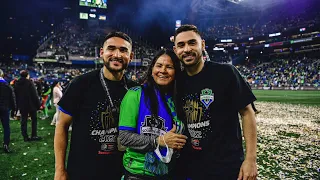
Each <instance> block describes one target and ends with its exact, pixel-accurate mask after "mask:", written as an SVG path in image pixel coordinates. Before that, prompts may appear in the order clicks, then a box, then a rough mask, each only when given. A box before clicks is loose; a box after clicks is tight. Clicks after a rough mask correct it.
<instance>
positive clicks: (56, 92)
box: [51, 81, 62, 125]
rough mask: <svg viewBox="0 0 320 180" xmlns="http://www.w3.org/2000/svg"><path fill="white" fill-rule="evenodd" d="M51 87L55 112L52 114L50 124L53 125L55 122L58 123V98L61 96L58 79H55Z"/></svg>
mask: <svg viewBox="0 0 320 180" xmlns="http://www.w3.org/2000/svg"><path fill="white" fill-rule="evenodd" d="M52 87H53V93H52V96H53V104H54V106H55V107H56V113H55V114H54V116H53V119H52V122H51V125H55V124H56V123H58V117H59V106H58V102H59V101H60V99H61V98H62V88H61V86H60V83H59V82H58V81H55V82H54V83H53V84H52Z"/></svg>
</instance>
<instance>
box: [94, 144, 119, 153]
mask: <svg viewBox="0 0 320 180" xmlns="http://www.w3.org/2000/svg"><path fill="white" fill-rule="evenodd" d="M100 149H101V151H99V152H98V154H110V153H108V151H114V150H115V144H114V143H102V144H101V147H100Z"/></svg>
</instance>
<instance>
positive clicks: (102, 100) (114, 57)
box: [54, 32, 136, 180]
mask: <svg viewBox="0 0 320 180" xmlns="http://www.w3.org/2000/svg"><path fill="white" fill-rule="evenodd" d="M100 56H101V57H102V59H103V62H104V66H103V68H101V69H99V70H96V71H92V72H90V73H87V74H84V75H81V76H78V77H76V78H75V79H74V80H73V81H72V82H71V83H70V85H69V86H68V88H67V90H66V92H65V93H64V95H63V97H62V99H61V100H60V102H59V103H58V105H59V109H60V111H61V112H60V114H59V123H57V125H56V131H55V138H54V149H55V180H58V179H59V180H61V179H67V178H68V179H71V180H72V179H120V178H121V176H122V175H123V173H124V172H123V166H122V156H123V152H121V151H119V150H118V148H117V145H118V144H117V137H118V122H119V112H120V111H119V109H120V103H121V101H122V98H123V97H124V95H125V94H126V92H127V89H128V88H131V87H133V86H136V84H135V83H133V82H131V81H128V80H127V79H126V78H125V76H124V70H125V69H126V68H127V67H128V64H129V62H130V61H131V59H132V58H133V53H132V40H131V38H130V37H129V36H128V35H126V34H124V33H122V32H112V33H110V34H108V35H107V36H106V39H105V42H104V43H103V47H102V48H101V49H100ZM71 123H72V133H71V141H70V151H69V157H68V162H67V168H66V167H65V159H66V148H67V145H68V127H69V125H70V124H71Z"/></svg>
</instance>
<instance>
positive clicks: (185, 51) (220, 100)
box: [174, 25, 257, 180]
mask: <svg viewBox="0 0 320 180" xmlns="http://www.w3.org/2000/svg"><path fill="white" fill-rule="evenodd" d="M204 49H205V42H204V40H202V39H201V36H200V32H199V31H198V29H197V27H196V26H194V25H183V26H181V27H180V28H178V29H177V30H176V32H175V36H174V50H175V53H176V54H177V56H178V57H179V59H180V60H181V62H182V63H183V65H184V68H185V69H184V73H182V76H181V77H180V78H179V79H178V81H177V82H178V83H179V85H178V92H179V96H180V97H179V98H178V99H179V103H178V105H180V107H181V110H182V113H181V114H182V116H183V117H181V118H180V119H182V120H185V123H186V127H188V133H189V135H188V136H189V138H188V140H190V142H189V144H188V145H187V146H186V147H185V148H184V149H183V151H182V152H181V162H180V163H181V165H180V166H178V167H180V168H181V169H182V170H183V173H184V175H186V176H188V177H189V178H191V179H192V180H198V179H199V180H202V179H227V180H228V179H232V180H233V179H237V178H238V179H241V180H242V179H256V176H257V165H256V156H257V155H256V146H257V133H256V123H255V114H254V111H253V110H252V107H251V104H250V103H251V102H253V101H254V100H256V98H255V96H254V95H253V94H252V92H251V90H250V89H249V87H248V86H247V84H246V82H245V81H244V79H243V78H242V77H241V75H240V73H239V72H238V70H237V69H236V68H235V67H234V66H232V65H228V64H220V63H214V62H210V61H204V59H203V54H202V51H204ZM238 113H240V115H241V116H242V129H243V135H244V139H245V143H246V144H245V145H246V156H245V157H244V153H243V147H242V133H241V128H240V123H239V117H238Z"/></svg>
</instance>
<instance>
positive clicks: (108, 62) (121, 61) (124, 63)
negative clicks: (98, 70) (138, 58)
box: [103, 58, 128, 73]
mask: <svg viewBox="0 0 320 180" xmlns="http://www.w3.org/2000/svg"><path fill="white" fill-rule="evenodd" d="M112 61H117V62H119V63H120V64H122V66H121V68H119V67H111V62H112ZM103 65H104V66H105V67H106V68H107V69H108V70H109V71H110V72H114V73H117V72H122V71H123V70H125V69H127V67H128V63H126V61H124V60H123V59H118V58H110V59H109V60H108V61H105V60H103Z"/></svg>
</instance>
